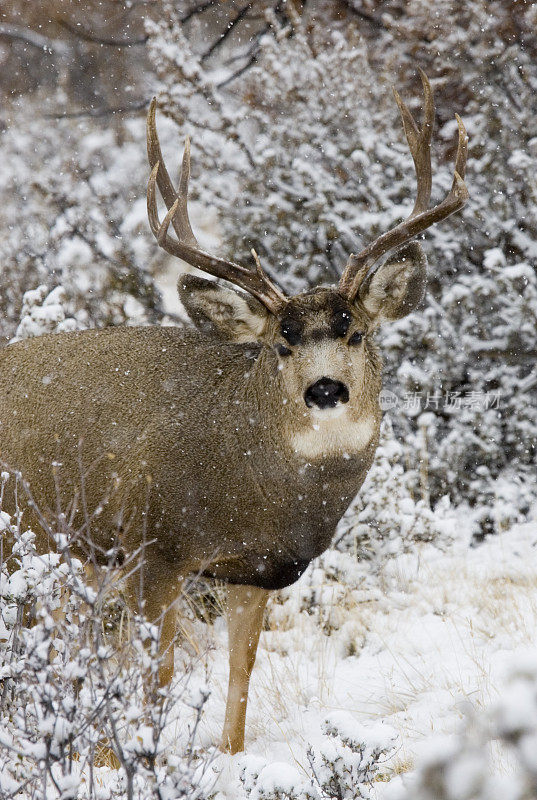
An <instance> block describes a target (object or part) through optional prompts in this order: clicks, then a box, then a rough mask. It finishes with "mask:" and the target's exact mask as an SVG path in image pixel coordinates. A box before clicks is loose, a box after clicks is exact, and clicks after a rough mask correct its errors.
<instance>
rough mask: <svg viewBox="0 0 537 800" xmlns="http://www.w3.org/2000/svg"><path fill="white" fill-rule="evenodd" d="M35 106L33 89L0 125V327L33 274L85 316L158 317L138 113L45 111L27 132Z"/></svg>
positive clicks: (106, 319)
mask: <svg viewBox="0 0 537 800" xmlns="http://www.w3.org/2000/svg"><path fill="white" fill-rule="evenodd" d="M42 106H43V99H42V97H40V96H39V95H37V96H34V97H33V98H31V99H30V98H28V99H27V100H26V102H25V104H23V105H22V107H16V106H14V105H13V106H12V107H10V125H9V126H8V127H7V128H6V129H5V130H3V131H2V132H1V133H0V142H1V146H2V153H3V163H4V167H3V169H2V172H1V175H0V190H1V192H2V197H3V198H4V202H3V203H2V205H1V206H0V228H1V230H2V232H3V235H2V236H1V237H0V263H1V265H2V269H1V271H0V280H1V292H0V311H1V314H0V333H2V334H5V335H7V336H13V334H14V333H15V327H16V324H17V320H18V318H19V316H20V309H21V300H22V297H23V295H24V293H25V292H26V291H27V290H29V289H32V288H35V287H37V286H39V285H41V284H44V285H46V286H48V287H49V290H50V289H52V287H54V286H55V285H58V284H61V285H62V286H63V287H64V289H65V291H66V293H67V296H68V298H69V304H70V315H74V316H75V317H76V318H78V317H79V315H80V314H82V315H83V318H84V319H83V321H84V323H85V325H86V326H91V327H94V326H97V325H101V326H104V325H110V324H115V325H117V324H122V323H125V322H130V323H131V324H132V323H133V322H135V323H143V322H148V321H149V322H151V321H152V322H155V321H158V320H160V319H162V317H163V310H162V306H161V299H160V295H159V292H158V290H157V288H156V285H155V281H154V276H153V273H152V270H151V264H152V257H153V255H154V254H155V253H156V248H154V246H153V245H152V244H151V234H150V232H149V229H148V227H147V224H146V211H145V200H144V196H145V181H146V178H147V166H146V156H145V152H144V145H143V137H144V123H143V120H142V119H140V120H125V122H124V123H119V124H116V125H114V126H113V127H106V125H104V124H101V125H100V126H99V125H98V124H96V123H95V122H92V121H80V120H77V121H76V122H75V121H73V120H62V121H55V122H54V124H51V123H50V121H48V122H47V124H44V125H42V126H41V129H40V131H39V135H38V136H37V135H36V131H35V116H36V115H37V114H38V113H39V110H40V109H42ZM60 142H61V146H60V145H59V143H60ZM156 263H157V264H158V263H162V259H161V257H160V256H159V257H158V258H157V262H156Z"/></svg>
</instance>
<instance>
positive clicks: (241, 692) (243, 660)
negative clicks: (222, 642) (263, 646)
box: [221, 585, 269, 754]
mask: <svg viewBox="0 0 537 800" xmlns="http://www.w3.org/2000/svg"><path fill="white" fill-rule="evenodd" d="M268 596H269V592H268V591H267V589H259V588H257V587H256V586H235V585H230V586H228V587H227V597H226V615H227V621H228V632H229V687H228V694H227V704H226V719H225V722H224V732H223V734H222V744H221V748H222V750H226V751H227V752H229V753H231V754H233V753H238V752H240V751H241V750H244V725H245V722H246V704H247V702H248V685H249V683H250V675H251V674H252V669H253V666H254V662H255V655H256V652H257V644H258V642H259V634H260V633H261V627H262V625H263V612H264V610H265V606H266V604H267V600H268Z"/></svg>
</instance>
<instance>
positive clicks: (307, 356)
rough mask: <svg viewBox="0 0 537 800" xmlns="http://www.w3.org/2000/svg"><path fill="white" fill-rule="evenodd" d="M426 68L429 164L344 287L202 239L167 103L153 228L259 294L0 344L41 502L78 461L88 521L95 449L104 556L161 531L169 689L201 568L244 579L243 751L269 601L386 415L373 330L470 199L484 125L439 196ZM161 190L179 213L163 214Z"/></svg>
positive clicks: (16, 445) (157, 568)
mask: <svg viewBox="0 0 537 800" xmlns="http://www.w3.org/2000/svg"><path fill="white" fill-rule="evenodd" d="M421 79H422V83H423V91H424V121H423V125H422V127H421V128H420V127H419V126H418V125H417V124H416V122H415V120H414V118H413V116H412V115H411V113H410V111H409V110H408V108H407V107H406V105H405V104H404V103H403V101H402V100H401V99H400V97H399V95H398V94H397V93H395V98H396V101H397V104H398V106H399V109H400V112H401V117H402V122H403V127H404V131H405V134H406V138H407V141H408V145H409V148H410V152H411V154H412V158H413V160H414V165H415V170H416V175H417V197H416V201H415V203H414V207H413V209H412V212H411V213H410V215H409V217H408V218H407V219H406V220H404V221H403V222H401V223H400V224H398V225H397V226H396V227H394V228H392V229H391V230H389V231H388V232H387V233H384V234H382V235H381V236H379V237H378V238H377V239H376V240H375V241H374V242H372V243H371V244H369V245H367V246H366V247H364V249H363V250H362V251H361V252H360V253H358V254H357V255H351V256H350V257H349V259H348V263H347V265H346V267H345V269H344V271H343V274H342V276H341V280H340V281H339V284H338V285H337V286H329V287H318V288H315V289H311V290H308V291H305V292H303V293H301V294H298V295H296V296H294V297H286V296H285V294H284V293H283V291H282V290H281V289H280V288H278V286H276V285H275V284H274V282H272V281H271V280H270V279H269V277H268V275H267V274H266V273H265V272H264V271H263V269H262V268H261V266H260V263H259V260H258V259H257V256H256V255H255V253H254V257H255V261H256V267H255V269H249V268H247V267H244V266H241V265H239V264H236V263H233V262H231V261H226V260H224V259H223V258H220V257H217V256H213V255H210V254H209V253H207V252H205V251H204V250H202V249H201V248H200V247H199V245H198V243H197V241H196V238H195V236H194V233H193V231H192V228H191V225H190V222H189V216H188V209H187V192H188V182H189V171H190V151H189V143H188V141H187V143H186V147H185V151H184V155H183V161H182V170H181V175H180V179H179V186H178V189H177V190H176V189H175V188H174V186H173V184H172V181H171V180H170V177H169V174H168V171H167V170H166V167H165V165H164V160H163V157H162V153H161V149H160V145H159V140H158V136H157V131H156V126H155V110H156V103H155V100H153V102H152V103H151V107H150V110H149V114H148V119H147V147H148V157H149V163H150V167H151V176H150V178H149V184H148V190H147V209H148V215H149V224H150V226H151V230H152V232H153V234H154V235H155V238H156V240H157V242H158V244H159V245H160V247H162V248H164V250H166V251H167V252H168V253H170V254H171V255H173V256H177V257H178V258H180V259H182V260H183V261H186V262H187V263H189V264H191V265H192V266H194V267H197V268H198V269H201V270H203V271H205V272H206V273H209V274H210V275H211V276H213V277H215V278H217V279H225V280H226V281H228V282H229V283H231V284H234V285H235V287H238V288H239V289H240V290H242V291H237V290H236V289H234V288H232V287H230V286H229V283H228V284H221V283H219V282H218V281H216V282H215V281H214V280H212V279H211V280H207V279H204V278H201V277H198V276H193V275H185V276H183V277H182V278H181V279H180V281H179V294H180V297H181V300H182V302H183V304H184V307H185V309H186V310H187V312H188V314H189V315H190V318H191V320H192V322H193V323H194V327H193V328H185V329H181V328H176V327H158V326H155V327H140V328H112V329H108V330H86V331H81V332H72V333H62V334H55V335H49V336H43V337H40V338H36V339H29V340H25V341H21V342H18V343H15V344H12V345H9V346H7V347H5V348H4V349H3V350H2V351H1V352H0V367H1V368H0V456H1V459H2V460H3V461H5V462H7V463H8V464H10V465H11V466H13V467H16V468H17V469H18V470H21V471H22V474H23V476H24V477H25V479H26V480H27V481H28V483H29V485H30V487H31V489H32V491H33V495H34V498H35V500H36V502H37V504H38V505H39V506H40V507H41V509H45V513H46V510H47V509H48V510H50V512H51V513H52V512H53V510H54V509H55V508H56V487H55V483H54V480H53V475H52V469H51V464H52V463H53V462H60V463H61V465H62V466H61V476H62V480H61V496H62V502H63V503H64V504H67V503H68V502H69V500H70V498H71V500H72V498H73V497H78V498H79V501H78V505H79V506H80V507H79V508H78V507H77V508H76V509H74V511H75V513H76V514H79V515H80V518H81V519H82V517H81V515H82V512H83V509H82V505H83V502H82V500H81V499H80V498H81V491H80V474H81V472H80V467H81V461H82V466H83V468H84V470H86V471H87V474H86V478H85V485H84V491H83V494H84V503H85V504H86V505H87V506H88V507H91V508H95V507H96V506H97V505H98V504H100V503H101V500H102V497H103V496H104V495H105V493H106V492H105V489H106V486H107V484H108V483H109V482H111V481H112V480H114V479H115V481H116V484H117V485H118V486H119V490H118V491H117V492H115V493H113V494H112V495H111V496H110V498H109V500H108V502H107V503H105V504H104V506H103V508H102V513H100V515H99V516H96V517H94V520H93V522H92V530H91V535H92V538H93V540H94V541H95V542H96V544H97V545H98V546H99V547H100V548H101V549H102V551H106V549H107V548H109V547H110V546H111V545H112V544H113V543H114V542H115V541H116V540H117V538H118V537H119V539H121V537H123V539H122V546H123V547H124V549H125V550H126V551H127V552H131V553H132V552H134V551H135V550H136V549H137V548H138V547H140V543H141V541H142V536H143V535H144V534H143V531H145V535H146V536H147V540H148V542H150V544H149V545H148V546H147V548H146V549H145V556H144V575H145V580H144V587H145V588H144V609H145V613H146V615H147V617H148V618H149V619H153V620H157V619H160V620H161V641H160V647H161V651H162V653H165V652H167V658H166V659H165V661H164V662H163V667H162V670H161V682H162V683H163V684H164V683H166V682H168V681H169V680H170V679H171V677H172V674H173V647H172V644H173V637H174V614H173V604H174V601H175V600H176V598H177V596H178V593H179V590H180V587H181V584H182V582H183V580H184V578H185V577H186V576H187V575H188V574H190V573H192V572H201V573H203V574H204V575H206V576H210V577H214V578H218V579H221V580H222V581H224V582H226V583H227V586H228V590H227V616H228V622H229V653H230V675H229V692H228V699H227V706H226V715H225V724H224V732H223V740H222V746H223V748H224V749H226V750H228V751H229V752H231V753H235V752H237V751H240V750H242V749H243V747H244V726H245V718H246V703H247V695H248V684H249V679H250V674H251V671H252V668H253V664H254V660H255V654H256V649H257V644H258V639H259V634H260V629H261V626H262V619H263V611H264V608H265V604H266V602H267V598H268V596H269V594H270V592H271V590H274V589H280V588H281V587H284V586H288V585H289V584H291V583H293V582H294V581H296V580H297V579H298V578H299V577H300V575H301V574H302V573H303V572H304V570H305V569H306V567H307V565H308V564H309V563H310V561H311V560H312V559H314V558H315V557H316V556H318V555H319V554H320V553H322V552H323V551H324V550H325V549H326V548H327V547H328V545H329V544H330V540H331V538H332V536H333V534H334V531H335V529H336V525H337V523H338V521H339V520H340V518H341V516H342V515H343V513H344V512H345V510H346V509H347V507H348V506H349V504H350V502H351V501H352V499H353V498H354V497H355V495H356V493H357V491H358V489H359V488H360V486H361V485H362V483H363V481H364V478H365V476H366V474H367V471H368V470H369V468H370V466H371V463H372V461H373V456H374V453H375V448H376V446H377V442H378V437H379V427H380V420H381V412H380V408H379V392H380V389H381V359H380V356H379V353H378V351H377V347H376V346H375V344H374V340H373V336H374V332H375V330H376V328H377V327H378V326H379V325H380V323H382V322H385V321H390V320H396V319H399V318H401V317H403V316H405V315H406V314H409V313H410V312H411V311H413V310H414V309H415V308H416V307H417V306H418V304H419V302H420V301H421V299H422V297H423V294H424V288H425V283H426V259H425V256H424V254H423V251H422V249H421V247H420V245H419V244H417V243H415V242H414V243H412V242H410V240H411V239H413V238H414V237H415V236H416V235H417V234H420V233H422V232H423V231H425V230H426V229H427V228H429V227H430V226H431V225H433V224H434V223H436V222H440V221H441V220H443V219H445V218H446V217H448V216H449V215H450V214H452V213H453V212H455V211H458V210H459V209H461V208H462V207H463V205H464V204H465V202H466V200H467V198H468V193H467V190H466V186H465V184H464V173H465V165H466V155H467V136H466V132H465V129H464V126H463V124H462V122H461V120H460V119H459V118H458V117H457V120H458V148H457V155H456V163H455V171H454V177H453V184H452V187H451V190H450V191H449V193H448V194H447V196H446V197H445V199H444V200H443V201H442V202H441V203H439V204H438V205H436V206H434V207H432V208H429V203H430V194H431V159H430V143H431V134H432V129H433V121H434V104H433V96H432V90H431V87H430V85H429V82H428V80H427V78H426V76H425V74H424V73H423V72H422V73H421ZM157 187H158V189H159V191H160V194H161V196H162V199H163V200H164V203H165V205H166V207H167V209H168V210H167V213H166V215H165V217H164V219H163V220H162V222H161V221H160V219H159V214H158V211H157V202H156V189H157ZM171 229H173V231H174V232H175V235H173V233H172V232H171ZM397 248H399V249H397ZM395 249H397V251H396V252H395V254H391V253H392V251H394V250H395ZM384 256H387V258H386V259H385V260H384V261H383V262H382V263H381V264H380V266H377V263H378V262H379V261H380V260H381V259H382V258H383V257H384ZM80 442H81V444H80ZM103 454H107V456H109V457H107V458H104V459H103V458H102V456H103ZM100 458H101V461H99V459H100ZM95 463H98V464H99V467H98V469H90V466H91V465H93V464H95ZM148 482H150V484H151V486H150V491H149V494H148V500H147V503H146V504H144V498H145V496H146V489H145V488H144V487H146V486H147V483H148ZM28 513H31V509H28ZM127 520H128V523H129V524H128V525H125V521H127ZM122 526H123V528H122ZM122 530H123V533H122ZM151 542H153V543H151Z"/></svg>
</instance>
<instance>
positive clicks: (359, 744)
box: [240, 711, 398, 800]
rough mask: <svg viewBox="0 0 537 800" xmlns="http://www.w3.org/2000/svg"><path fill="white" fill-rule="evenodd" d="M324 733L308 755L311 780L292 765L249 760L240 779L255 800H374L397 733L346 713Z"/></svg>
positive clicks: (329, 721) (331, 721) (330, 722)
mask: <svg viewBox="0 0 537 800" xmlns="http://www.w3.org/2000/svg"><path fill="white" fill-rule="evenodd" d="M322 730H323V737H322V742H321V743H320V744H318V745H316V746H312V747H310V748H309V750H308V763H309V770H308V772H309V775H308V776H305V775H304V772H301V771H300V770H299V769H297V768H296V767H292V766H290V765H289V764H286V763H280V762H272V763H267V762H266V761H265V760H264V759H263V758H260V757H258V756H247V757H245V758H243V760H242V766H241V772H240V779H241V782H242V785H243V787H244V790H245V793H246V796H247V797H248V798H249V800H358V799H360V800H369V798H371V797H372V793H371V785H372V783H373V781H374V780H375V779H376V778H377V777H378V776H379V774H380V773H381V772H382V765H383V762H384V761H385V760H386V757H387V756H388V755H389V754H390V753H392V752H393V750H394V748H395V743H396V741H397V738H398V737H397V733H396V732H395V731H394V730H393V729H392V728H389V727H388V726H386V725H383V724H382V723H378V724H377V725H375V726H363V725H359V724H358V723H357V722H356V720H355V719H354V718H353V717H352V715H351V714H348V713H347V712H344V711H341V712H338V713H335V712H334V713H333V714H332V715H331V716H330V717H329V718H327V719H326V720H325V721H324V723H323V726H322Z"/></svg>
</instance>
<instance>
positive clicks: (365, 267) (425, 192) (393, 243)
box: [339, 69, 468, 300]
mask: <svg viewBox="0 0 537 800" xmlns="http://www.w3.org/2000/svg"><path fill="white" fill-rule="evenodd" d="M419 72H420V76H421V81H422V84H423V94H424V106H425V107H424V121H423V127H422V128H421V130H420V128H419V127H418V125H417V124H416V121H415V120H414V117H413V116H412V114H411V113H410V111H409V110H408V108H407V106H406V105H405V104H404V103H403V101H402V100H401V98H400V96H399V94H398V93H397V92H396V91H395V90H394V94H395V100H396V102H397V105H398V106H399V110H400V112H401V119H402V121H403V128H404V131H405V136H406V139H407V142H408V146H409V148H410V152H411V154H412V158H413V160H414V166H415V169H416V178H417V183H418V189H417V195H416V202H415V203H414V208H413V209H412V212H411V214H410V216H409V217H407V219H406V220H404V221H403V222H401V223H400V224H399V225H396V227H395V228H392V229H391V230H389V231H387V232H386V233H384V234H382V236H379V237H378V239H376V240H375V241H374V242H372V243H371V244H370V245H368V246H367V247H365V248H364V249H363V250H362V251H361V252H360V253H358V254H357V255H351V256H350V257H349V260H348V262H347V265H346V267H345V270H344V272H343V275H342V276H341V278H340V281H339V291H340V292H341V293H342V294H344V295H345V296H346V297H348V298H349V299H350V300H354V298H355V297H356V295H357V293H358V291H359V289H360V284H361V283H362V281H363V279H364V278H365V277H366V275H367V273H368V272H369V270H370V268H371V267H372V266H373V264H374V263H375V262H376V261H378V260H379V258H381V257H382V256H383V255H385V254H386V253H388V252H389V251H390V250H392V249H393V248H394V247H400V246H401V245H403V244H405V243H406V242H408V241H409V240H410V239H413V238H414V236H416V235H417V234H418V233H422V232H423V231H424V230H426V229H427V228H430V227H431V225H434V224H435V222H440V220H443V219H446V217H449V216H450V214H453V213H454V212H455V211H459V210H460V209H461V208H462V207H463V206H464V204H465V203H466V201H467V200H468V190H467V188H466V185H465V183H464V175H465V171H466V157H467V152H468V136H467V134H466V130H465V128H464V125H463V122H462V120H461V118H460V117H459V115H458V114H455V117H456V119H457V124H458V126H459V141H458V146H457V158H456V160H455V171H454V175H453V183H452V185H451V189H450V191H449V193H448V194H447V196H446V197H445V198H444V200H443V201H442V202H441V203H439V204H438V205H436V206H434V207H433V208H428V206H429V201H430V199H431V135H432V132H433V122H434V101H433V93H432V89H431V85H430V83H429V81H428V80H427V76H426V75H425V73H424V72H423V70H421V69H420V70H419Z"/></svg>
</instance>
